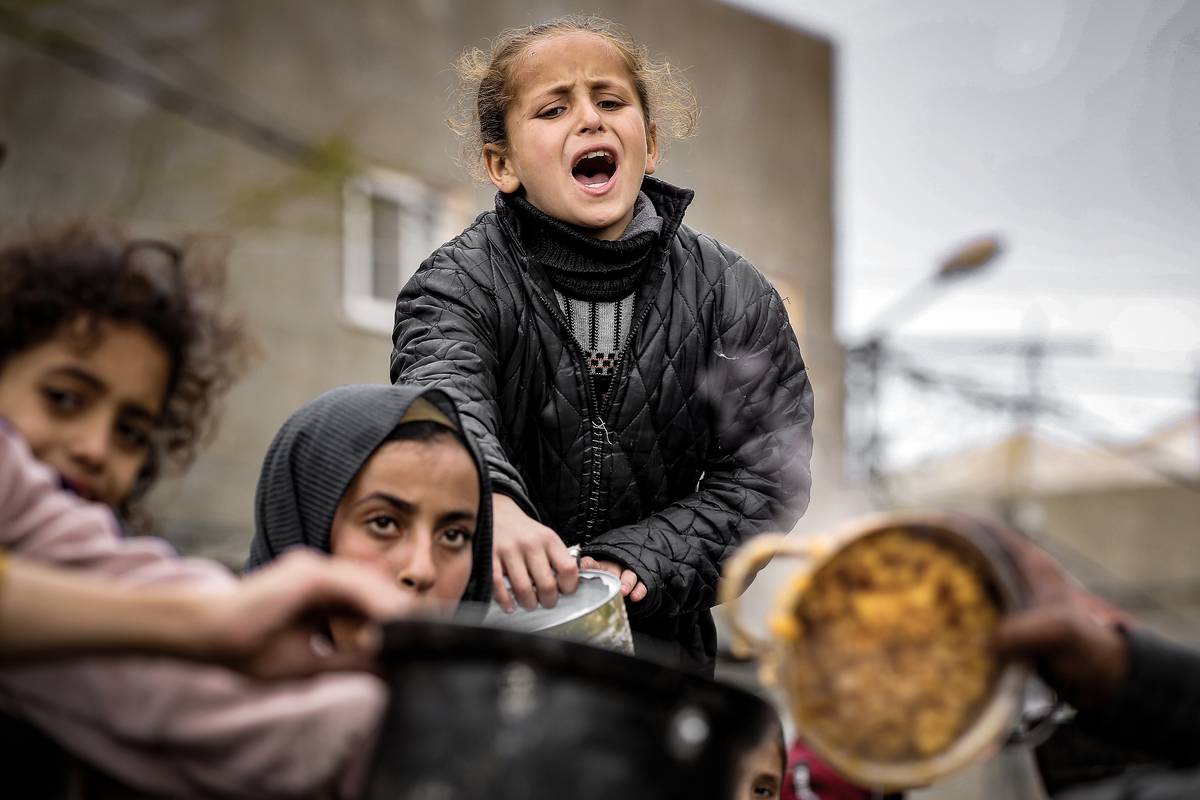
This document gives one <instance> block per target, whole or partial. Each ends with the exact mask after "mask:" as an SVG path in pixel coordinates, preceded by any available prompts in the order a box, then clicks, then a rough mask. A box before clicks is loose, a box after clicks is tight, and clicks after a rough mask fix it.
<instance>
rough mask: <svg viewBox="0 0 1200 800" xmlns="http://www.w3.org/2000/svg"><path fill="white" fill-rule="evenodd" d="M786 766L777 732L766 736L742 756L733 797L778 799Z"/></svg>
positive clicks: (751, 799) (754, 799)
mask: <svg viewBox="0 0 1200 800" xmlns="http://www.w3.org/2000/svg"><path fill="white" fill-rule="evenodd" d="M786 766H787V765H786V764H784V763H783V754H782V753H781V752H780V742H779V738H778V734H774V735H772V736H768V737H767V738H765V739H763V740H762V741H761V742H760V743H759V744H758V746H757V747H755V748H754V749H753V750H751V751H750V752H749V753H747V754H746V755H745V756H744V757H743V758H742V763H741V769H740V772H739V777H738V789H737V793H736V794H735V795H734V797H736V798H737V800H779V795H780V792H782V791H783V771H784V769H785V768H786Z"/></svg>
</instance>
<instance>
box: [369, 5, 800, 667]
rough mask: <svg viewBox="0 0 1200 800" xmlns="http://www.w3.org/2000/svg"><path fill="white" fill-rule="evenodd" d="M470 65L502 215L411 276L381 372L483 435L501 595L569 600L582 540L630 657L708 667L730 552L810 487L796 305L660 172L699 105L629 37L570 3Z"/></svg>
mask: <svg viewBox="0 0 1200 800" xmlns="http://www.w3.org/2000/svg"><path fill="white" fill-rule="evenodd" d="M458 68H459V73H460V76H461V77H462V79H463V98H464V100H465V103H464V107H465V108H466V109H467V113H466V114H465V115H464V117H463V119H462V120H461V121H460V122H461V124H460V125H458V126H457V129H458V131H459V132H460V133H462V134H464V136H465V138H466V139H467V140H468V142H469V144H468V151H469V159H468V160H469V161H474V162H475V163H477V164H478V165H479V167H480V168H481V169H480V170H479V171H480V172H482V173H483V174H484V176H486V178H487V179H488V180H490V181H491V183H492V184H494V185H495V186H496V188H497V189H498V190H499V192H498V194H497V196H496V209H495V211H494V212H492V213H488V214H484V215H482V216H481V217H479V219H477V220H476V222H475V223H474V224H473V225H471V227H469V228H468V229H467V230H466V231H464V232H463V234H462V235H460V236H458V237H457V238H456V239H454V240H453V241H452V242H450V243H449V244H447V245H445V246H443V247H442V248H440V249H439V250H437V251H436V252H435V253H434V254H433V255H432V256H431V257H430V258H429V259H428V260H427V261H426V262H425V263H424V264H423V265H422V267H421V269H420V270H419V271H418V272H417V274H416V275H415V276H414V277H413V279H412V280H411V281H410V282H409V283H408V285H407V286H405V287H404V288H403V289H402V290H401V292H400V296H399V299H398V301H397V306H396V320H397V324H396V328H395V332H394V336H393V344H394V350H393V352H392V359H391V377H392V380H393V382H395V383H411V384H419V385H424V386H437V387H439V388H441V389H442V390H443V391H445V392H446V393H447V395H449V396H450V397H451V399H452V400H453V402H454V403H455V405H456V407H457V408H458V409H459V410H460V411H461V413H462V417H463V420H464V423H465V425H466V427H467V429H468V431H469V432H470V434H471V435H472V436H473V437H474V438H475V440H476V441H477V442H478V443H479V445H480V448H481V449H482V451H483V454H484V457H485V459H486V462H487V467H488V470H489V472H490V473H491V474H490V477H491V480H492V484H493V487H494V490H495V495H494V509H495V518H494V528H493V537H494V538H493V541H494V549H493V591H494V594H495V596H496V598H497V600H498V602H499V603H500V604H501V605H503V606H505V607H506V608H507V609H509V610H512V609H514V608H515V606H516V605H517V604H519V605H521V606H522V607H524V608H533V607H536V606H537V605H538V604H541V605H543V606H546V607H551V606H553V605H554V604H555V603H556V601H557V598H558V595H559V593H570V592H572V591H573V590H574V589H575V587H576V585H577V581H578V568H579V565H577V564H576V560H575V559H574V558H573V557H572V556H571V555H570V554H568V552H567V547H568V546H569V545H578V546H580V548H581V553H582V561H581V565H582V566H585V567H599V568H602V569H606V570H609V571H610V572H612V573H613V574H615V575H618V576H620V578H621V581H622V584H623V587H622V588H623V592H624V593H625V595H626V597H627V600H628V602H629V612H630V620H631V624H632V627H633V630H634V643H635V648H636V649H637V650H638V652H639V653H642V654H644V653H648V652H650V651H656V652H657V653H658V654H659V655H660V656H663V657H665V658H666V659H668V660H669V661H670V662H672V663H675V664H678V665H680V666H683V667H685V668H690V669H694V670H697V671H700V672H703V673H711V672H712V669H713V666H714V659H715V656H716V634H715V629H714V626H713V622H712V617H711V615H710V613H709V607H710V606H711V605H712V604H713V598H714V597H715V596H716V583H717V579H718V576H719V575H720V571H721V563H722V561H723V559H724V558H725V556H726V554H728V553H730V552H732V551H733V549H734V548H736V546H737V545H738V544H739V543H740V542H741V541H743V540H744V539H745V538H747V537H749V536H752V535H754V534H756V533H759V532H761V531H764V530H768V529H772V530H778V529H784V530H786V529H788V528H790V527H791V526H792V524H793V523H794V522H795V521H796V519H797V518H798V517H799V515H800V514H801V513H802V512H803V510H804V508H805V507H806V505H807V503H808V496H809V486H810V483H811V479H810V473H809V460H810V456H811V452H812V413H813V395H812V388H811V386H810V385H809V381H808V376H807V373H806V371H805V367H804V361H803V359H802V358H801V355H800V350H799V345H798V344H797V341H796V337H795V334H794V333H793V332H792V329H791V327H790V325H789V324H788V318H787V314H786V312H785V309H784V306H783V302H782V300H781V299H780V297H779V294H778V293H777V292H776V291H775V289H774V288H773V287H772V286H771V284H770V283H769V282H768V281H767V280H766V278H764V277H763V275H762V274H761V273H760V272H759V271H758V270H757V269H755V268H754V267H753V266H752V265H751V264H749V263H748V262H747V261H746V260H745V259H744V258H742V257H741V256H739V255H738V254H737V253H735V252H734V251H733V250H731V249H729V248H728V247H726V246H724V245H723V244H721V243H720V242H717V241H716V240H714V239H712V238H711V237H709V236H705V235H703V234H701V233H698V232H696V231H694V230H692V229H690V228H688V227H687V226H686V225H684V224H683V215H684V211H685V209H686V208H687V206H688V204H689V203H690V202H691V201H692V192H691V191H689V190H687V189H681V188H678V187H675V186H672V185H670V184H668V183H666V182H663V181H660V180H657V179H656V178H654V177H651V174H652V173H654V172H655V171H656V170H657V168H658V166H659V155H660V146H661V144H662V143H663V142H664V141H665V140H666V139H668V138H672V137H681V136H685V135H687V134H689V133H690V132H691V130H692V128H693V127H694V123H695V117H696V108H695V101H694V99H693V98H692V97H691V94H690V91H689V90H688V89H687V87H686V85H685V84H683V82H682V79H681V78H680V77H679V74H678V71H677V70H675V69H674V68H673V67H671V66H670V65H669V64H666V63H663V62H658V61H655V60H652V59H651V58H650V57H649V56H648V55H647V53H646V50H645V48H644V47H642V46H641V45H639V44H638V43H637V42H635V41H634V40H633V39H632V38H630V37H629V36H628V35H627V34H626V33H625V32H624V31H622V30H620V29H619V28H617V27H616V26H615V25H613V24H612V23H610V22H608V21H606V20H603V19H598V18H595V17H588V18H573V17H572V18H564V19H558V20H554V21H551V22H548V23H544V24H541V25H536V26H533V27H530V28H523V29H519V30H514V31H508V32H505V33H502V34H501V35H500V36H499V37H498V38H497V39H495V40H494V43H493V46H492V48H491V50H490V52H483V51H480V50H472V51H468V52H467V53H465V54H464V55H463V56H462V58H461V59H460V61H459V64H458ZM505 578H507V579H508V584H511V587H512V593H511V594H510V592H509V589H508V586H507V585H506V583H505V581H504V579H505Z"/></svg>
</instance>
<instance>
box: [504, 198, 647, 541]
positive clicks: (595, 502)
mask: <svg viewBox="0 0 1200 800" xmlns="http://www.w3.org/2000/svg"><path fill="white" fill-rule="evenodd" d="M500 224H501V227H502V228H505V229H507V228H508V224H507V223H506V222H505V221H504V220H502V219H501V220H500ZM506 232H507V234H508V238H509V240H510V241H511V242H512V243H513V245H514V247H515V249H516V251H517V252H518V253H519V254H520V256H521V261H522V262H523V263H524V265H525V274H526V275H528V274H529V256H528V254H526V252H525V247H524V245H522V244H521V241H520V237H518V236H516V235H515V234H514V232H512V231H508V230H506ZM660 271H661V270H660ZM529 285H530V286H531V287H532V288H533V291H534V293H535V294H537V296H538V299H539V300H541V301H542V305H544V306H545V307H546V310H547V311H549V312H550V316H551V317H553V318H554V319H555V321H556V322H558V324H559V326H560V327H561V328H562V329H563V331H564V332H565V333H566V334H567V336H566V338H567V340H568V342H569V347H570V348H571V352H572V355H573V356H574V357H575V367H576V369H580V370H581V374H582V375H583V394H584V403H585V404H586V406H587V409H586V410H587V421H588V425H589V427H590V428H591V435H590V436H589V437H588V448H587V450H588V466H589V468H590V470H591V474H592V479H591V481H590V483H589V486H588V494H587V500H586V501H585V502H586V505H585V507H584V517H583V534H582V536H581V539H582V541H581V542H580V543H581V544H587V543H588V542H589V541H591V538H592V533H593V531H594V529H595V527H596V522H597V521H598V518H599V513H600V468H601V458H600V456H599V454H600V453H602V452H603V448H604V445H605V444H612V443H613V442H612V438H610V437H614V436H615V435H616V434H615V432H614V431H613V430H612V429H611V428H609V427H608V424H607V423H606V420H607V418H608V415H609V413H610V412H611V411H612V406H613V398H614V397H615V396H616V388H617V385H618V384H619V383H620V382H621V378H623V377H624V376H625V364H626V362H627V361H628V359H627V358H626V356H627V355H628V353H629V351H630V349H632V347H633V336H634V334H635V333H636V332H637V331H638V330H640V329H641V327H642V325H643V324H644V323H645V321H646V317H647V316H648V315H649V314H650V306H651V305H652V303H651V298H650V297H647V298H646V303H645V304H644V305H643V306H642V310H641V312H640V313H639V314H638V315H637V318H636V320H635V321H634V323H633V324H632V325H630V326H629V333H628V334H627V335H626V336H625V344H624V347H622V349H621V355H620V356H619V357H618V358H617V365H616V369H615V370H614V371H613V380H612V383H611V384H609V390H608V396H607V397H605V398H604V402H603V403H598V402H597V401H596V396H595V391H596V390H595V387H594V386H593V384H592V374H591V372H590V371H588V368H587V358H585V357H584V353H583V347H582V346H581V345H580V344H579V342H577V341H575V333H574V330H573V329H572V327H571V325H570V324H569V323H568V322H567V320H566V317H565V316H563V313H562V309H561V308H559V306H558V302H557V301H554V302H551V301H550V300H549V299H547V297H546V293H545V292H543V291H542V288H541V287H540V286H538V285H537V283H536V282H534V281H533V280H532V278H531V279H530V281H529ZM655 288H656V289H657V286H656V287H655Z"/></svg>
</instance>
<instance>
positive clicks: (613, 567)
mask: <svg viewBox="0 0 1200 800" xmlns="http://www.w3.org/2000/svg"><path fill="white" fill-rule="evenodd" d="M579 567H580V569H600V570H604V571H605V572H608V573H611V574H613V575H616V576H617V577H618V578H620V579H621V596H622V597H628V598H629V601H630V602H631V603H638V602H641V601H642V600H644V599H645V598H646V584H644V583H642V582H641V581H639V580H638V576H637V573H636V572H634V571H633V570H631V569H625V568H624V567H622V566H621V565H620V564H618V563H616V562H615V561H597V560H596V559H594V558H592V557H591V556H584V557H583V558H582V559H580V561H579Z"/></svg>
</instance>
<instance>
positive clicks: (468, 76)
mask: <svg viewBox="0 0 1200 800" xmlns="http://www.w3.org/2000/svg"><path fill="white" fill-rule="evenodd" d="M570 33H590V34H593V35H595V36H599V37H600V38H601V39H604V40H605V41H606V42H608V43H609V44H611V45H612V46H613V47H614V48H615V49H616V51H617V52H618V53H619V54H620V56H621V58H622V59H623V60H624V61H625V65H626V66H627V67H628V68H629V74H630V75H632V76H633V85H634V88H635V89H636V91H637V93H638V99H639V100H640V101H641V104H642V113H643V114H644V115H645V117H646V122H647V124H648V125H653V126H654V128H655V130H656V132H657V135H658V144H659V150H660V151H662V150H663V149H665V147H666V144H667V142H668V141H670V140H672V139H685V138H687V137H688V136H691V135H692V134H693V133H694V132H695V130H696V121H697V119H698V117H699V115H700V111H699V107H698V106H697V104H696V97H695V95H694V94H693V93H692V90H691V87H690V86H689V85H688V82H687V80H686V79H685V78H684V77H683V74H682V73H681V72H680V70H679V68H678V67H675V66H673V65H671V64H670V63H668V62H667V61H663V60H659V59H655V58H652V57H651V56H650V54H649V52H648V51H647V50H646V47H645V46H644V45H642V44H640V43H638V42H637V41H636V40H634V38H633V37H632V36H630V35H629V34H628V33H627V32H626V31H625V29H624V28H622V27H621V26H619V25H617V24H616V23H615V22H612V21H611V20H607V19H605V18H603V17H595V16H590V17H586V16H566V17H559V18H557V19H552V20H550V21H549V22H543V23H541V24H539V25H532V26H529V27H523V28H510V29H508V30H506V31H502V32H501V33H500V35H499V36H497V37H496V38H495V39H494V40H492V43H491V47H490V48H489V49H488V50H486V51H485V50H483V49H480V48H478V47H472V48H470V49H468V50H466V51H464V52H463V54H462V55H460V56H459V57H458V60H457V61H456V62H455V64H454V69H455V72H456V73H457V74H458V80H459V86H458V91H457V93H456V96H455V103H454V113H453V116H452V117H451V118H450V120H449V121H448V124H449V125H450V128H451V129H452V130H453V131H454V132H455V133H457V134H458V135H459V137H460V139H461V140H462V160H463V163H464V165H465V166H466V167H467V169H468V170H469V171H470V172H471V174H472V175H473V176H474V177H476V178H477V179H480V180H485V179H486V175H485V173H484V171H483V165H482V163H481V160H480V157H479V156H480V153H482V152H483V146H484V145H485V144H499V145H504V144H506V143H507V141H508V136H507V131H506V130H505V126H504V119H505V114H506V113H507V112H508V107H509V106H510V105H511V104H512V102H513V101H514V100H515V99H516V96H517V87H515V86H513V84H512V70H513V65H514V64H515V63H516V62H517V61H518V59H520V58H521V56H522V55H524V54H525V52H526V51H527V50H528V49H529V47H530V46H531V45H533V44H535V43H537V42H539V41H542V40H544V39H549V38H552V37H554V36H561V35H563V34H570Z"/></svg>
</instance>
